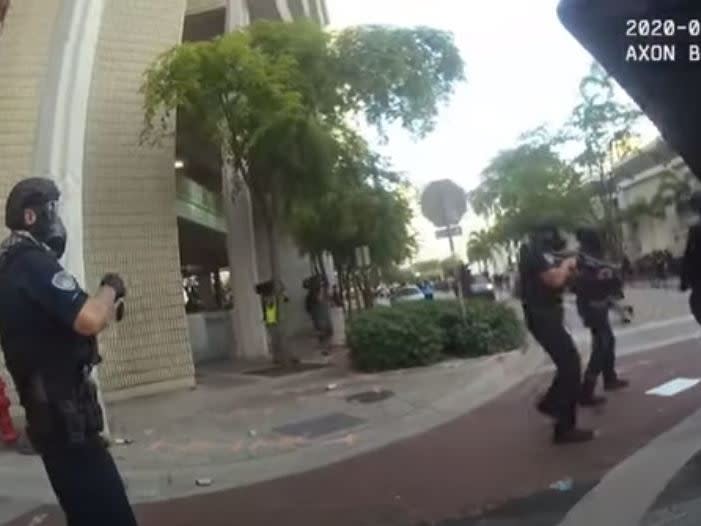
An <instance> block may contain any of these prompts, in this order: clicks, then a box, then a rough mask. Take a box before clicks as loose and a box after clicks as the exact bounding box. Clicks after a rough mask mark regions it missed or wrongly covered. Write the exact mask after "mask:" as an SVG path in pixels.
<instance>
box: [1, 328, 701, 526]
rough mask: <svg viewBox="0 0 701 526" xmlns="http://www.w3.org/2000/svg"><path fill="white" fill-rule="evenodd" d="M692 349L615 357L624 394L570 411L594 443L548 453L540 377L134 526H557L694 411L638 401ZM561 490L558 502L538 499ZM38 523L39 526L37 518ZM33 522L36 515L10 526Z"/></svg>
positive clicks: (691, 363)
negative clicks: (334, 458) (384, 442)
mask: <svg viewBox="0 0 701 526" xmlns="http://www.w3.org/2000/svg"><path fill="white" fill-rule="evenodd" d="M698 345H699V344H698V342H696V341H692V342H687V343H684V344H678V345H674V346H670V347H665V348H661V349H657V350H655V351H650V352H647V353H640V354H636V355H632V356H628V357H625V358H623V359H622V360H621V364H620V369H621V372H622V373H623V375H624V376H626V377H627V378H629V379H630V380H631V381H632V385H631V388H630V389H629V390H628V391H625V392H622V393H616V394H615V395H611V396H610V397H609V403H608V404H607V405H606V407H605V408H604V409H603V410H600V411H592V410H582V411H581V417H580V419H581V422H582V424H583V425H586V426H593V427H596V428H597V429H599V436H598V438H597V440H596V441H594V442H592V443H589V444H583V445H577V446H566V447H563V446H560V447H556V446H553V445H551V444H550V441H549V438H550V432H551V429H550V423H549V422H548V421H547V420H545V419H543V418H542V417H541V416H540V415H538V414H537V413H536V412H535V410H534V409H533V404H534V402H535V400H536V398H537V396H538V394H539V392H540V391H541V390H543V389H544V388H545V387H546V385H547V383H548V382H549V375H545V376H540V377H534V378H531V379H528V380H526V381H524V382H523V383H521V384H520V385H518V386H517V387H515V388H513V389H511V390H510V391H508V392H507V393H505V394H504V395H503V396H501V397H499V398H498V399H496V400H493V401H492V402H490V403H488V404H486V405H484V406H482V407H480V408H478V409H477V410H475V411H472V412H471V413H469V414H467V415H465V416H463V417H461V418H459V419H457V420H454V421H453V422H450V423H449V424H446V425H444V426H441V427H438V428H436V429H433V430H431V431H429V432H427V433H424V434H422V435H419V436H416V437H413V438H410V439H407V440H404V441H402V442H399V443H396V444H393V445H390V446H388V447H385V448H383V449H381V450H377V451H374V452H371V453H368V454H365V455H362V456H359V457H355V458H353V459H350V460H347V461H344V462H340V463H337V464H334V465H331V466H327V467H325V468H322V469H318V470H315V471H311V472H307V473H303V474H299V475H295V476H292V477H287V478H283V479H278V480H275V481H271V482H266V483H262V484H257V485H254V486H249V487H245V488H239V489H234V490H229V491H223V492H219V493H212V494H209V495H205V496H198V497H191V498H187V499H181V500H176V501H170V502H162V503H153V504H146V505H143V506H138V507H137V513H138V516H139V519H140V524H141V525H142V526H156V525H159V526H160V525H169V526H191V525H192V526H194V525H212V526H224V525H226V526H229V525H231V524H241V525H247V526H257V525H276V524H285V525H286V526H296V525H305V526H307V525H315V526H318V525H333V526H345V525H348V526H351V525H352V526H370V525H373V526H374V525H378V526H379V525H382V526H393V525H396V526H400V525H401V526H416V525H420V524H442V525H451V526H459V525H465V526H473V525H474V526H476V525H478V524H479V525H486V526H489V525H493V526H497V525H499V526H507V525H511V524H514V525H516V524H519V525H526V526H550V525H553V526H554V525H556V524H557V523H558V522H559V520H560V519H561V518H562V516H564V514H565V513H566V512H567V510H568V509H569V508H570V507H571V506H573V505H574V504H575V503H576V501H577V500H578V499H579V498H580V497H581V496H582V495H584V494H585V493H586V492H587V491H588V490H589V489H590V488H591V487H592V486H593V485H595V484H596V483H597V481H598V480H600V479H601V477H602V476H603V475H604V474H605V473H606V472H607V471H609V470H610V469H611V468H612V467H613V466H615V465H616V464H618V463H619V462H621V461H622V460H623V459H624V458H626V457H627V456H629V455H631V454H632V453H633V452H635V451H636V450H638V449H639V448H641V447H642V446H644V445H645V444H646V443H648V442H649V441H650V440H651V439H652V438H654V437H655V436H657V435H659V434H660V433H662V432H664V431H666V430H667V429H669V428H671V427H672V426H674V425H675V424H677V423H678V422H680V421H681V420H682V419H684V418H685V417H687V416H689V415H690V414H691V413H692V412H694V411H695V410H696V409H698V407H699V404H700V403H701V385H700V386H697V387H695V388H692V389H689V390H687V391H684V392H682V393H680V394H678V395H676V396H674V397H670V398H662V397H655V396H650V395H646V394H645V391H647V390H648V389H650V388H652V387H655V386H657V385H659V384H662V383H664V382H666V381H668V380H671V379H674V378H676V377H680V376H683V377H701V353H699V349H698ZM567 479H571V480H572V481H573V488H572V489H571V490H567V491H556V490H549V489H548V488H549V486H550V485H551V484H552V483H553V482H555V481H560V480H567ZM44 514H47V515H46V517H44V516H43V515H44ZM37 516H39V517H41V518H43V519H44V520H42V521H41V522H40V523H37V524H41V525H42V526H58V525H60V524H63V523H62V521H61V519H60V512H59V511H58V510H56V509H55V508H41V509H38V510H36V511H34V512H32V513H31V514H29V515H26V516H24V517H22V518H21V519H19V520H17V521H14V522H12V523H11V524H12V526H15V525H16V526H20V525H21V526H26V525H27V524H30V522H31V520H32V518H34V517H37Z"/></svg>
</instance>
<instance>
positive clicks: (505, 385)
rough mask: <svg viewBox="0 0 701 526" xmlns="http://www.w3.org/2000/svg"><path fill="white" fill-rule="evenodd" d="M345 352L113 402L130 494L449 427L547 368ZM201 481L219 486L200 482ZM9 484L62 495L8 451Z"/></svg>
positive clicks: (35, 467) (339, 456)
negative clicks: (372, 368)
mask: <svg viewBox="0 0 701 526" xmlns="http://www.w3.org/2000/svg"><path fill="white" fill-rule="evenodd" d="M341 358H342V357H341V356H339V357H337V358H336V359H335V360H333V361H332V363H330V364H329V365H328V366H327V367H325V368H323V369H320V370H317V371H313V372H308V373H301V374H296V375H293V376H290V377H283V378H276V379H268V378H261V377H258V376H249V375H244V374H241V373H234V372H227V371H226V368H225V367H222V366H221V365H220V366H213V367H206V368H203V369H202V370H201V371H200V376H199V378H198V387H197V389H196V390H193V391H190V392H181V393H174V394H171V395H165V396H157V397H151V398H146V399H138V400H133V401H128V402H122V403H116V404H111V405H110V406H109V408H108V411H109V415H110V421H111V429H112V433H113V437H114V438H123V439H127V440H129V441H133V442H132V443H130V444H127V445H115V446H114V447H113V448H112V453H113V455H114V457H115V459H116V460H117V462H118V464H119V466H120V470H121V471H122V473H123V474H124V477H125V480H126V482H127V485H128V489H129V493H130V496H131V498H133V499H134V500H135V501H151V500H161V499H171V498H175V497H181V496H186V495H191V494H197V493H201V492H209V491H213V490H219V489H222V488H230V487H237V486H241V485H248V484H253V483H256V482H260V481H264V480H269V479H273V478H277V477H281V476H286V475H290V474H294V473H299V472H303V471H307V470H310V469H314V468H317V467H320V466H324V465H327V464H329V463H333V462H338V461H340V460H343V459H346V458H349V457H351V456H355V455H358V454H360V453H363V452H366V451H370V450H373V449H377V448H379V447H382V446H384V445H386V444H389V443H391V442H395V441H397V440H400V439H402V438H406V437H408V436H412V435H415V434H417V433H421V432H423V431H426V430H428V429H431V428H433V427H435V426H437V425H440V424H443V423H445V422H448V421H450V420H452V419H454V418H456V417H458V416H460V415H462V414H464V413H466V412H468V411H470V410H471V409H472V408H474V407H477V406H479V405H481V404H482V403H484V402H486V401H487V400H489V399H491V398H493V397H494V396H497V395H499V394H500V393H502V392H504V391H506V390H507V389H509V388H510V387H512V386H513V385H515V384H516V383H517V382H519V381H520V380H522V379H523V378H524V376H527V375H528V374H530V373H532V372H535V371H536V370H537V369H538V368H539V367H540V366H542V365H543V364H544V363H545V359H544V355H543V353H542V352H540V351H539V350H538V349H531V350H530V351H528V352H525V353H524V352H522V351H514V352H511V353H506V354H503V355H499V356H493V357H487V358H483V359H478V360H458V361H450V362H445V363H441V364H438V365H436V366H433V367H429V368H423V369H415V370H407V371H397V372H391V373H384V374H376V375H358V374H353V373H351V372H350V371H349V370H348V367H347V365H346V364H345V363H344V360H343V359H341ZM358 395H360V396H359V398H360V400H355V399H353V398H350V397H354V396H356V397H357V396H358ZM364 402H365V403H364ZM201 478H209V479H213V482H214V483H213V485H212V487H204V488H202V487H198V486H197V485H196V481H197V480H198V479H201ZM0 480H12V481H13V483H12V485H7V486H6V485H3V487H2V489H0V495H2V496H8V497H13V498H31V499H32V500H34V501H37V502H53V501H54V498H53V496H52V494H51V491H50V488H49V486H48V483H47V482H46V480H45V475H44V473H43V470H42V468H41V465H40V462H39V461H38V459H36V458H30V457H23V456H19V455H17V454H15V453H14V452H9V451H0Z"/></svg>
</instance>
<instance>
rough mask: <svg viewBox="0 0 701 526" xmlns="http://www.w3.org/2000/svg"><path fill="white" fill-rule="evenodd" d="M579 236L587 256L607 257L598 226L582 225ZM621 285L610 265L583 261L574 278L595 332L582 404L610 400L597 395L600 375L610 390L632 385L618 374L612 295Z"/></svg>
mask: <svg viewBox="0 0 701 526" xmlns="http://www.w3.org/2000/svg"><path fill="white" fill-rule="evenodd" d="M576 237H577V241H578V243H579V250H580V252H581V253H582V254H583V255H584V256H585V257H589V258H591V259H592V260H597V261H602V260H603V258H604V247H603V243H602V241H601V237H600V236H599V234H598V232H597V231H596V230H595V229H593V228H580V229H579V230H577V233H576ZM621 287H622V282H621V278H620V276H617V275H615V274H614V272H613V270H612V269H611V268H610V267H604V266H598V265H594V264H592V265H581V264H580V265H579V266H578V268H577V275H576V278H575V281H574V292H575V294H576V295H577V312H579V315H580V317H581V318H582V322H583V323H584V325H585V326H586V327H587V328H588V329H589V330H590V331H591V356H590V358H589V365H588V366H587V369H586V371H585V372H584V380H583V382H582V392H581V394H580V398H579V403H580V405H583V406H597V405H600V404H602V403H604V402H605V401H606V399H605V398H603V397H600V396H596V395H595V394H594V390H595V389H596V383H597V381H598V379H599V376H603V380H604V389H605V390H606V391H615V390H618V389H623V388H625V387H626V386H627V385H628V382H627V381H626V380H623V379H621V378H619V377H618V374H617V373H616V338H615V337H614V334H613V330H612V329H611V323H610V321H609V309H610V307H611V303H612V298H613V297H614V296H615V294H616V292H617V291H619V290H621Z"/></svg>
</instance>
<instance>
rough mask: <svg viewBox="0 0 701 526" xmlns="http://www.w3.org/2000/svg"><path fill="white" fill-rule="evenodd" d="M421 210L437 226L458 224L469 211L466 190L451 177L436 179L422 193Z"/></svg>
mask: <svg viewBox="0 0 701 526" xmlns="http://www.w3.org/2000/svg"><path fill="white" fill-rule="evenodd" d="M421 212H422V213H423V215H424V217H426V219H428V220H429V221H430V222H431V223H433V225H434V226H436V227H437V228H444V227H449V226H453V225H457V224H458V223H459V222H460V220H461V219H462V218H463V216H464V215H465V213H466V212H467V196H466V195H465V191H464V190H463V189H462V188H461V187H460V185H458V184H457V183H454V182H453V181H451V180H450V179H442V180H440V181H434V182H432V183H431V184H429V185H428V186H427V187H426V189H425V190H424V192H423V194H422V195H421Z"/></svg>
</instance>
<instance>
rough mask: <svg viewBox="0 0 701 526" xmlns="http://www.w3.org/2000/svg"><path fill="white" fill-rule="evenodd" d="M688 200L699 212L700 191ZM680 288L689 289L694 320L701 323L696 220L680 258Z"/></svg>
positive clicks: (700, 242)
mask: <svg viewBox="0 0 701 526" xmlns="http://www.w3.org/2000/svg"><path fill="white" fill-rule="evenodd" d="M690 202H691V206H692V208H693V209H694V211H695V212H696V213H697V214H701V192H695V193H694V194H693V195H692V196H691V200H690ZM680 288H681V290H682V291H684V292H685V291H687V290H689V289H691V295H690V296H689V307H690V308H691V313H692V314H693V315H694V318H696V321H697V322H698V323H699V324H701V224H700V223H698V222H697V223H696V224H695V225H693V226H692V227H691V228H689V235H688V237H687V240H686V250H685V251H684V258H683V259H682V268H681V284H680Z"/></svg>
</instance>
